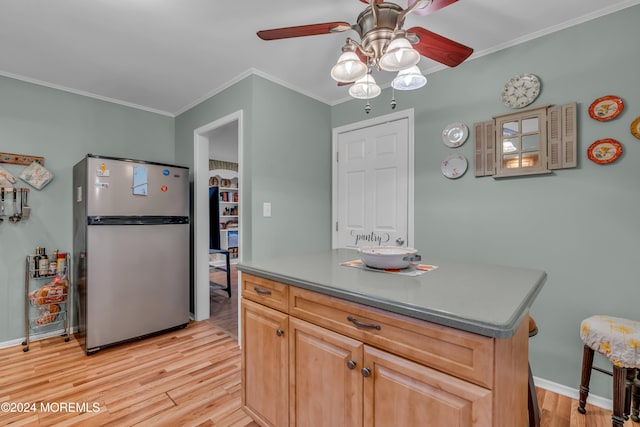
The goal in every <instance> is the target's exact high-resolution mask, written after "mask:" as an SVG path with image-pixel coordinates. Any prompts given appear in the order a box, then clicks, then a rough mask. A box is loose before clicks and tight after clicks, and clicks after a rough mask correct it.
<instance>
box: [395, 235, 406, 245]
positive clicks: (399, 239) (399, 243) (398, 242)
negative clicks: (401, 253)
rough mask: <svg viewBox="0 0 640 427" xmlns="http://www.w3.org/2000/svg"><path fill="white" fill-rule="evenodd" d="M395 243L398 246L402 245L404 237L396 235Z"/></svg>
mask: <svg viewBox="0 0 640 427" xmlns="http://www.w3.org/2000/svg"><path fill="white" fill-rule="evenodd" d="M396 243H397V244H398V246H402V245H404V239H403V238H402V237H398V238H397V239H396Z"/></svg>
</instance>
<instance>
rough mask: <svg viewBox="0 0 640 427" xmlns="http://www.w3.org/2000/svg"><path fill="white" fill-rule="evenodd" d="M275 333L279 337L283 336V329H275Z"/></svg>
mask: <svg viewBox="0 0 640 427" xmlns="http://www.w3.org/2000/svg"><path fill="white" fill-rule="evenodd" d="M276 335H278V336H279V337H281V336H283V335H284V331H283V330H282V329H278V330H277V331H276Z"/></svg>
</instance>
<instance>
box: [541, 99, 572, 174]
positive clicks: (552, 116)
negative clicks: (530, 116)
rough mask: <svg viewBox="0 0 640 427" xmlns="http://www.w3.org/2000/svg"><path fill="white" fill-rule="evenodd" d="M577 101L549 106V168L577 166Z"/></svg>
mask: <svg viewBox="0 0 640 427" xmlns="http://www.w3.org/2000/svg"><path fill="white" fill-rule="evenodd" d="M576 105H577V104H576V103H575V102H572V103H570V104H564V105H556V106H553V107H549V109H548V110H547V114H548V135H547V147H548V148H547V149H548V152H549V153H548V157H549V164H548V166H549V169H566V168H575V167H576V166H577V164H578V162H577V156H576V151H577V145H578V144H577V142H578V137H577V126H576V119H577V111H576V110H577V108H576Z"/></svg>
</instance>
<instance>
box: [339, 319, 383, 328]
mask: <svg viewBox="0 0 640 427" xmlns="http://www.w3.org/2000/svg"><path fill="white" fill-rule="evenodd" d="M347 320H348V321H349V322H351V323H353V324H354V325H356V326H358V327H360V328H369V329H375V330H377V331H379V330H380V329H382V328H381V327H380V325H376V324H375V323H362V322H360V321H358V319H356V318H355V317H353V316H348V317H347Z"/></svg>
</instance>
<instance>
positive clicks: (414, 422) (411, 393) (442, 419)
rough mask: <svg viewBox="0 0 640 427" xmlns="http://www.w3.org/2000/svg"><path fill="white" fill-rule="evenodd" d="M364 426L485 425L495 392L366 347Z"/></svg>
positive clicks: (489, 421)
mask: <svg viewBox="0 0 640 427" xmlns="http://www.w3.org/2000/svg"><path fill="white" fill-rule="evenodd" d="M364 368H366V369H368V370H369V372H370V373H369V375H368V376H367V377H365V378H364V426H365V427H373V426H376V427H388V426H403V427H412V426H413V427H442V426H448V427H486V426H491V425H492V417H491V391H490V390H488V389H485V388H482V387H479V386H477V385H475V384H471V383H468V382H466V381H463V380H461V379H458V378H454V377H452V376H449V375H447V374H444V373H442V372H440V371H436V370H434V369H431V368H428V367H426V366H423V365H420V364H417V363H414V362H410V361H408V360H406V359H403V358H401V357H398V356H394V355H392V354H390V353H386V352H384V351H381V350H378V349H375V348H372V347H369V346H365V347H364Z"/></svg>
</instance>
